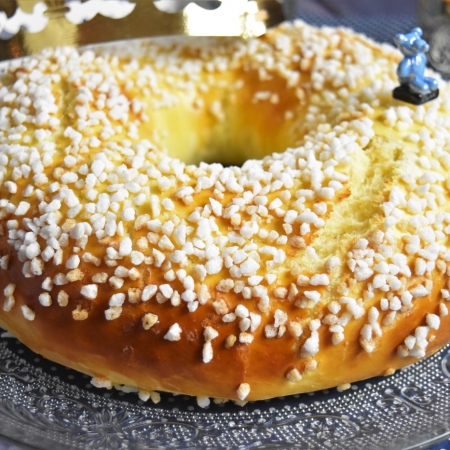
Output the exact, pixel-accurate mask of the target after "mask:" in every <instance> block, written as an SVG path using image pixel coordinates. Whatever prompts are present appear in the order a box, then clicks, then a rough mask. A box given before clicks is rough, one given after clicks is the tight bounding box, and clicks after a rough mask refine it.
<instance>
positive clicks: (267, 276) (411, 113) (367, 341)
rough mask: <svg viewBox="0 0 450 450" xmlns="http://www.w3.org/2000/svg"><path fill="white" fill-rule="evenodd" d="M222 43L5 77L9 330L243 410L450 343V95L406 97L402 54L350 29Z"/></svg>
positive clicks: (132, 379)
mask: <svg viewBox="0 0 450 450" xmlns="http://www.w3.org/2000/svg"><path fill="white" fill-rule="evenodd" d="M214 42H215V44H217V46H214V45H212V44H211V42H208V41H203V42H200V43H186V42H182V43H178V44H173V45H162V44H156V43H152V44H144V45H143V49H144V50H145V51H144V55H142V54H141V55H139V56H137V57H136V59H135V60H130V58H129V57H124V58H123V59H115V58H114V56H111V55H109V56H108V55H106V56H103V57H95V55H94V54H91V53H86V54H84V55H81V56H80V54H78V53H77V52H75V51H74V50H68V49H60V50H56V51H55V52H54V53H49V54H48V55H46V56H41V57H39V58H37V59H31V60H29V61H28V62H24V63H23V64H22V65H20V64H19V65H18V66H17V67H12V68H11V70H10V71H9V73H8V74H7V75H6V76H5V77H4V78H3V82H2V83H3V85H2V86H3V87H2V88H1V90H0V97H1V98H0V104H1V106H2V110H1V111H2V114H3V115H2V116H1V118H2V119H1V120H0V129H1V132H2V135H1V136H0V138H1V142H0V145H1V148H0V168H1V169H2V177H3V178H2V184H1V186H0V193H1V198H2V199H3V200H0V225H1V230H2V234H1V236H0V257H1V259H0V266H1V269H0V292H3V293H4V300H3V302H2V305H3V306H2V308H0V326H2V327H4V328H6V329H7V330H9V331H11V332H12V333H13V334H14V335H16V336H17V337H18V338H19V339H20V340H21V341H22V342H24V343H25V344H26V345H27V346H29V347H30V348H31V349H33V350H34V351H36V352H38V353H40V354H42V355H43V356H45V357H47V358H49V359H51V360H54V361H56V362H59V363H62V364H64V365H67V366H69V367H72V368H74V369H77V370H79V371H81V372H85V373H88V374H90V375H92V376H93V377H96V379H97V380H110V381H111V382H113V383H116V384H125V385H128V386H136V387H138V388H140V389H142V390H146V391H153V390H162V391H171V392H183V393H187V394H191V395H197V396H208V397H219V398H230V399H239V400H257V399H263V398H270V397H274V396H281V395H288V394H293V393H299V392H306V391H312V390H317V389H324V388H329V387H332V386H339V385H345V384H347V383H349V382H353V381H357V380H361V379H365V378H369V377H372V376H378V375H383V374H390V373H392V372H393V371H394V370H396V369H398V368H401V367H403V366H405V365H408V364H411V363H413V362H415V361H417V360H418V359H420V358H422V357H425V356H428V355H430V354H432V353H434V352H435V351H437V350H438V349H439V348H441V347H442V346H444V345H445V344H446V343H448V342H449V340H450V334H449V332H448V329H449V325H450V315H449V314H448V308H447V305H448V304H449V303H448V300H449V299H450V292H449V288H450V286H449V284H448V275H447V273H448V271H449V267H450V251H449V247H448V244H449V243H448V236H449V234H450V225H449V224H450V215H449V214H448V213H446V212H445V211H446V208H447V206H448V205H449V204H450V199H449V195H448V190H449V186H450V182H449V181H448V168H449V167H450V163H449V159H450V158H448V156H446V155H447V151H448V142H450V134H449V131H448V129H449V127H448V125H449V123H448V114H447V113H446V111H447V110H448V108H449V101H448V98H450V92H449V89H448V86H447V85H446V84H442V87H441V97H440V98H439V99H437V100H435V101H434V102H433V103H432V104H429V105H427V106H421V107H417V108H416V107H410V106H407V105H404V104H400V103H398V102H396V101H395V100H393V99H392V98H391V96H390V89H391V87H392V86H394V85H395V83H396V81H395V63H396V61H398V58H399V55H398V53H397V52H395V51H394V50H392V49H389V48H388V47H385V48H384V47H380V46H378V45H377V44H374V43H373V42H370V41H368V40H366V39H365V38H363V37H360V36H355V35H354V34H353V33H351V32H347V31H344V30H340V31H336V32H332V31H330V30H317V29H314V28H312V27H309V26H307V25H304V24H302V23H298V24H295V25H285V26H284V27H281V28H279V29H277V30H274V31H272V32H270V33H268V34H267V35H266V36H265V37H264V38H262V39H259V40H255V41H251V42H250V43H242V42H240V41H238V40H225V41H214ZM140 51H141V53H142V49H141V50H140ZM37 67H38V69H37ZM34 70H39V71H41V72H42V73H40V72H39V73H38V72H33V71H34ZM42 74H45V75H46V76H47V78H45V77H44V78H42ZM38 75H39V76H38ZM36 79H42V80H46V81H45V82H44V81H43V82H42V87H41V88H38V87H37V84H36ZM22 81H23V83H22ZM46 83H47V84H46ZM24 86H25V87H24ZM193 86H194V87H195V89H196V90H195V89H194V88H193ZM39 89H41V90H39ZM193 89H194V90H193ZM192 92H194V93H192ZM39 99H41V101H38V100H39ZM42 99H45V100H42ZM249 118H251V120H249ZM244 125H245V126H246V127H245V132H243V131H242V130H243V127H244ZM165 128H168V129H170V130H176V131H173V132H171V133H170V132H169V133H167V134H164V133H163V131H164V129H165ZM213 139H216V140H215V141H214V146H213V148H212V150H211V152H210V153H208V149H210V146H211V143H212V142H213ZM240 139H241V140H240ZM149 141H151V142H149ZM233 146H235V147H236V151H233V149H234V147H233ZM165 147H167V148H169V152H170V155H171V156H176V157H180V158H181V159H182V160H183V161H185V162H186V163H187V164H184V163H183V162H180V161H179V160H177V159H176V158H172V157H167V156H165V154H164V153H163V152H161V151H160V149H163V148H165ZM240 149H245V150H246V153H245V154H246V158H248V159H249V160H248V161H246V162H245V163H244V164H243V165H242V167H240V168H239V167H234V168H233V167H232V168H223V167H222V166H218V165H214V164H205V163H200V162H199V161H200V160H201V159H208V162H214V158H221V161H224V162H229V163H230V162H231V163H233V162H239V161H238V159H239V158H241V156H240V152H239V150H240ZM273 151H280V152H282V153H280V154H278V155H277V154H274V155H271V156H265V155H269V154H270V153H272V152H273ZM214 152H215V153H214ZM251 158H255V160H251ZM241 162H242V161H241ZM29 186H31V188H30V187H29ZM106 384H107V382H106Z"/></svg>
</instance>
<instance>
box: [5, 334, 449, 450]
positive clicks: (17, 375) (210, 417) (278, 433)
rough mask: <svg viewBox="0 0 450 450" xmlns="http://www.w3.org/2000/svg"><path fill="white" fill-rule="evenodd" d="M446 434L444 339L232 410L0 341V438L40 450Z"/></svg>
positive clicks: (308, 443)
mask: <svg viewBox="0 0 450 450" xmlns="http://www.w3.org/2000/svg"><path fill="white" fill-rule="evenodd" d="M449 435H450V346H448V347H446V348H444V349H443V350H441V351H440V352H439V353H437V354H435V355H434V356H432V357H430V358H428V359H426V360H424V361H421V362H419V363H417V364H414V365H412V366H410V367H408V368H406V369H403V370H401V371H398V372H397V373H395V374H394V375H392V376H389V377H385V378H375V379H371V380H367V381H363V382H360V383H356V384H354V385H352V387H351V388H350V389H349V390H347V391H344V392H338V391H337V390H336V389H330V390H326V391H321V392H316V393H311V394H302V395H294V396H291V397H285V398H278V399H273V400H268V401H260V402H250V403H248V404H247V405H245V406H244V407H239V406H237V405H234V404H232V403H231V402H229V403H225V404H222V405H216V404H213V403H211V405H210V407H209V408H208V409H201V408H199V407H198V406H197V404H196V400H195V398H192V397H187V396H184V395H179V396H173V395H170V394H162V395H161V402H160V403H159V404H157V405H154V404H151V403H150V402H149V403H143V402H142V401H141V400H139V398H138V397H137V395H136V394H131V393H128V394H127V393H124V392H121V391H116V390H111V391H105V390H100V389H96V388H93V387H92V386H91V384H90V383H89V378H88V377H87V376H86V375H82V374H80V373H78V372H75V371H73V370H70V369H67V368H65V367H62V366H59V365H56V364H54V363H52V362H50V361H47V360H45V359H43V358H42V357H40V356H38V355H36V354H35V353H33V352H31V351H30V350H28V349H27V348H26V347H25V346H23V345H22V344H21V343H19V342H18V341H17V340H16V339H14V338H11V337H7V335H6V336H5V335H3V337H1V338H0V436H4V437H6V438H9V439H11V440H14V441H16V442H18V443H21V444H24V445H26V446H30V447H33V448H40V449H48V448H51V449H91V448H108V449H217V448H224V449H225V448H229V449H238V450H241V449H252V448H258V449H276V448H279V449H288V448H302V449H335V448H339V449H361V448H365V449H380V448H385V449H400V448H402V449H419V448H425V447H427V446H429V445H431V444H432V443H436V442H439V441H440V440H443V439H445V438H446V437H448V436H449Z"/></svg>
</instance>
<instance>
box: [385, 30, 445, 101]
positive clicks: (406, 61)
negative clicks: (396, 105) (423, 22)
mask: <svg viewBox="0 0 450 450" xmlns="http://www.w3.org/2000/svg"><path fill="white" fill-rule="evenodd" d="M394 42H395V45H397V47H398V48H399V49H400V51H401V52H402V53H403V55H404V56H405V57H404V58H403V60H402V61H401V62H400V64H399V65H398V69H397V76H398V80H399V81H400V84H401V85H400V86H399V87H397V88H395V89H394V93H393V96H394V98H396V99H398V100H403V101H405V102H408V103H413V104H415V105H421V104H423V103H426V102H428V101H430V100H433V99H435V98H436V97H437V96H438V95H439V89H438V83H437V81H436V80H435V79H434V78H430V77H425V75H424V73H425V67H426V65H427V57H426V55H425V52H427V51H428V50H429V49H430V46H429V45H428V44H427V42H426V41H424V40H423V39H422V29H421V28H419V27H417V28H414V29H413V30H412V31H411V32H410V33H406V34H402V33H399V34H397V36H395V39H394Z"/></svg>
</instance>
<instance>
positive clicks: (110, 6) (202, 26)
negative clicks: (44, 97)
mask: <svg viewBox="0 0 450 450" xmlns="http://www.w3.org/2000/svg"><path fill="white" fill-rule="evenodd" d="M180 1H181V2H182V4H184V5H186V4H187V6H185V7H184V8H183V9H181V10H180V11H178V12H174V13H168V12H164V11H162V10H161V9H158V7H157V6H155V4H154V2H153V0H1V1H0V60H5V59H10V58H16V57H20V56H24V55H30V54H34V53H37V52H39V51H41V50H42V49H44V48H46V47H54V46H57V45H71V46H81V45H87V44H93V43H98V42H109V41H115V40H120V39H132V38H142V37H149V36H166V35H186V36H242V37H244V38H247V37H252V36H259V35H261V34H264V32H265V31H266V29H267V28H268V27H270V26H271V25H274V24H276V23H278V22H280V21H281V20H283V11H282V8H281V4H280V3H281V2H282V1H283V0H211V1H209V0H208V1H207V0H197V1H191V2H189V1H188V0H164V2H165V6H166V7H167V5H168V4H169V6H170V3H173V4H176V3H177V2H180ZM160 3H161V0H160ZM160 3H158V5H159V4H160ZM199 5H200V6H199ZM159 8H160V6H159Z"/></svg>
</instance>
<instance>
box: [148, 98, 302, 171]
mask: <svg viewBox="0 0 450 450" xmlns="http://www.w3.org/2000/svg"><path fill="white" fill-rule="evenodd" d="M255 96H256V92H252V93H246V94H245V96H244V95H242V96H241V97H239V98H238V99H237V100H236V99H234V102H233V100H232V99H223V98H222V99H221V100H220V101H219V100H210V101H209V102H206V101H205V102H204V104H203V103H202V105H201V106H196V104H195V102H191V103H189V102H183V103H180V104H178V105H177V106H176V107H171V108H168V109H164V108H162V109H159V110H157V111H152V112H151V113H150V114H151V116H152V117H150V118H149V119H150V120H149V122H148V123H149V127H150V129H149V130H148V131H149V132H150V133H149V135H150V136H153V142H154V143H155V144H156V146H157V147H158V148H160V149H163V150H164V151H165V152H166V153H167V154H168V155H169V156H170V157H172V158H177V159H179V160H181V161H182V162H184V163H186V164H194V165H197V166H198V165H200V164H201V163H202V162H203V163H208V164H212V163H220V164H222V165H224V166H242V165H243V164H244V163H245V162H246V161H248V160H253V159H257V160H258V159H262V158H264V157H265V156H268V155H271V154H273V153H282V152H284V151H285V150H286V149H287V148H289V147H293V146H294V145H295V144H296V143H297V142H298V141H299V139H298V138H299V137H300V135H301V134H302V133H301V132H300V130H299V127H298V125H297V126H295V123H297V122H298V120H297V119H298V117H295V114H294V113H293V111H294V110H295V106H294V105H292V104H289V103H288V102H284V103H283V104H281V103H280V102H279V103H274V102H270V101H268V100H264V101H262V100H260V101H258V102H257V101H255V100H254V98H258V97H257V96H256V97H255ZM294 119H295V120H294Z"/></svg>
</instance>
